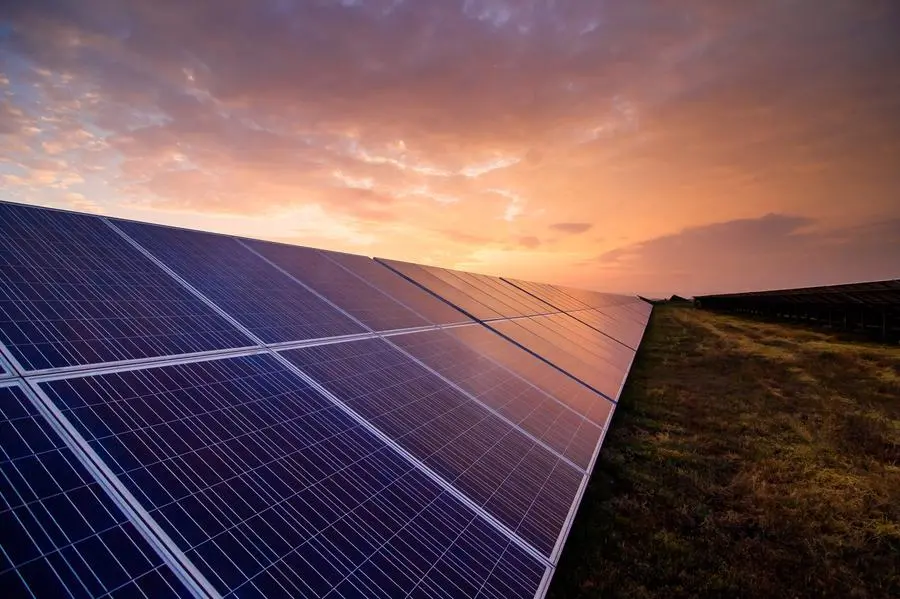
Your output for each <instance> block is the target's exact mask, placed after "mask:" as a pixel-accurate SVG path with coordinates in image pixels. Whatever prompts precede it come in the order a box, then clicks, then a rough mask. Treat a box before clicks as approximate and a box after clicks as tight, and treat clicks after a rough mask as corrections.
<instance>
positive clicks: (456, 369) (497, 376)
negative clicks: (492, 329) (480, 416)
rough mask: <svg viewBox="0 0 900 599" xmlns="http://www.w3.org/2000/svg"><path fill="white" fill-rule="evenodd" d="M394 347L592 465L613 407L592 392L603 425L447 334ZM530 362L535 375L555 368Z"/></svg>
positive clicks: (400, 340)
mask: <svg viewBox="0 0 900 599" xmlns="http://www.w3.org/2000/svg"><path fill="white" fill-rule="evenodd" d="M489 334H493V333H489ZM391 342H392V343H395V344H396V345H398V346H400V347H402V348H403V349H405V350H406V351H408V352H409V353H410V354H412V355H413V356H415V357H416V358H418V359H419V360H421V361H422V362H424V363H425V364H427V365H428V366H430V367H431V368H433V369H434V370H436V371H438V372H440V373H441V374H442V375H443V376H444V377H446V378H447V379H448V380H450V381H452V382H454V383H455V384H457V385H459V386H460V387H462V388H463V389H465V390H466V391H468V392H469V393H471V394H472V395H474V396H475V397H477V398H478V399H480V400H481V401H482V402H483V403H484V404H485V405H488V406H490V407H491V408H493V409H495V410H497V411H498V412H499V413H501V414H503V415H504V416H506V417H507V418H508V419H509V420H510V421H512V422H515V423H516V424H517V425H519V426H520V427H521V428H522V429H523V430H525V431H527V432H529V433H531V434H532V435H534V436H535V437H536V438H538V439H540V440H541V441H543V442H544V443H546V444H547V445H549V446H550V447H552V448H553V449H555V450H556V451H557V452H559V453H561V454H563V455H565V456H566V457H568V458H569V459H570V460H572V461H573V462H575V463H576V464H578V465H579V466H581V468H583V469H586V468H587V467H588V466H589V465H590V462H591V457H592V456H593V454H594V449H595V448H596V446H597V443H598V442H599V440H600V435H601V432H602V429H601V426H602V425H603V424H604V423H605V422H606V418H607V416H608V415H609V412H610V411H611V410H612V404H611V403H610V402H608V401H606V400H604V399H602V398H600V397H598V396H597V395H596V394H594V393H591V395H592V396H593V400H594V401H595V402H602V405H603V407H605V412H599V411H598V412H595V413H594V417H595V418H598V419H599V420H600V422H599V424H598V423H594V422H591V421H590V420H588V419H587V418H586V417H585V416H584V415H582V414H580V413H578V412H577V411H575V410H574V409H573V408H572V407H570V406H569V405H568V404H566V403H565V402H564V401H562V400H559V399H556V398H554V397H553V396H551V395H549V394H548V393H546V392H544V391H542V390H540V389H538V388H537V387H534V386H532V385H530V384H528V383H527V382H526V381H525V380H523V379H522V378H520V377H519V376H517V375H516V374H515V373H513V372H511V371H510V370H507V369H506V368H503V367H502V366H500V365H499V364H497V363H496V362H494V361H492V360H491V359H490V357H488V356H489V354H488V353H480V352H478V351H475V350H473V349H472V348H470V347H469V346H467V345H465V344H464V343H462V342H461V341H459V340H457V339H455V338H453V337H452V336H450V335H449V334H447V333H445V332H444V331H424V332H421V333H414V334H410V335H397V336H395V337H391ZM507 345H511V344H509V343H507ZM519 351H521V350H519ZM526 355H528V354H526ZM528 357H529V358H531V361H532V362H533V364H532V365H531V367H530V368H531V370H532V372H534V371H535V370H537V371H540V370H541V369H542V367H543V368H550V367H549V366H547V365H546V364H544V363H543V362H541V361H540V360H538V359H537V358H535V357H533V356H530V355H528Z"/></svg>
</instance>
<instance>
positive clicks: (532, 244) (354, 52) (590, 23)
mask: <svg viewBox="0 0 900 599" xmlns="http://www.w3.org/2000/svg"><path fill="white" fill-rule="evenodd" d="M0 199H6V200H10V201H15V202H25V203H31V204H38V205H44V206H54V207H58V208H66V209H73V210H79V211H88V212H94V213H99V214H106V215H111V216H119V217H125V218H133V219H138V220H145V221H151V222H159V223H165V224H170V225H176V226H183V227H189V228H198V229H205V230H213V231H219V232H224V233H231V234H239V235H246V236H250V237H259V238H265V239H273V240H278V241H285V242H290V243H297V244H301V245H308V246H313V247H321V248H328V249H335V250H341V251H347V252H353V253H358V254H365V255H369V256H381V257H387V258H395V259H400V260H408V261H413V262H420V263H426V264H435V265H440V266H445V267H449V268H457V269H462V270H470V271H476V272H483V273H488V274H496V275H506V276H512V277H517V278H523V279H530V280H537V281H547V282H553V283H560V284H565V285H572V286H577V287H584V288H590V289H598V290H605V291H614V292H629V293H641V294H645V295H650V296H663V295H668V294H671V293H679V294H682V295H695V294H703V293H716V292H729V291H740V290H752V289H771V288H782V287H791V286H803V285H816V284H832V283H842V282H853V281H864V280H875V279H885V278H897V277H900V3H898V2H896V1H894V0H753V1H744V2H740V1H731V0H709V1H701V0H568V1H566V0H518V1H513V0H464V1H455V0H307V1H300V0H247V1H237V0H151V1H138V0H73V1H67V0H5V1H3V2H0Z"/></svg>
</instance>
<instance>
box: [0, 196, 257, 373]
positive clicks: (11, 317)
mask: <svg viewBox="0 0 900 599" xmlns="http://www.w3.org/2000/svg"><path fill="white" fill-rule="evenodd" d="M0 342H2V343H4V344H5V345H6V347H7V348H9V350H10V353H11V354H12V356H13V357H14V358H15V359H16V360H18V362H19V363H20V364H21V365H22V366H23V367H24V368H25V369H27V370H39V369H47V368H55V367H61V366H73V365H82V364H94V363H100V362H111V361H117V360H130V359H137V358H147V357H156V356H164V355H171V354H183V353H190V352H199V351H209V350H217V349H225V348H233V347H242V346H247V345H252V342H251V341H250V340H249V339H248V338H247V337H246V336H245V335H243V334H241V333H240V332H239V331H238V330H237V329H235V328H234V327H233V326H232V325H231V324H230V323H229V322H228V321H227V320H225V319H223V318H222V317H220V316H219V315H218V314H217V313H216V312H215V311H214V310H213V309H212V308H210V307H208V306H207V305H205V304H204V303H203V302H201V301H200V300H198V299H197V298H196V297H194V296H193V295H192V294H191V293H189V292H188V291H187V290H185V289H184V288H183V287H182V286H181V285H179V284H178V282H177V281H175V280H174V279H172V278H171V277H170V276H169V275H167V274H166V273H165V272H164V271H162V270H160V268H159V267H158V266H156V265H155V264H154V263H153V262H151V261H150V260H148V259H147V258H146V257H144V256H143V255H141V253H140V252H138V251H137V250H136V249H134V248H133V247H132V246H131V245H129V244H128V243H127V242H126V241H125V240H124V239H122V238H121V237H120V236H119V235H118V234H117V233H115V232H114V231H113V230H112V229H110V228H109V226H107V225H106V223H104V222H103V220H101V219H99V218H95V217H89V216H83V215H79V214H72V213H68V212H59V211H53V210H41V209H37V208H29V207H25V206H18V205H14V204H4V203H0Z"/></svg>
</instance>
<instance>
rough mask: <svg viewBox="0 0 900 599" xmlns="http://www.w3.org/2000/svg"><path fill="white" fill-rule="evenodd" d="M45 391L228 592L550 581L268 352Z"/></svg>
mask: <svg viewBox="0 0 900 599" xmlns="http://www.w3.org/2000/svg"><path fill="white" fill-rule="evenodd" d="M42 387H43V388H44V389H45V391H46V392H47V394H48V396H49V397H51V398H52V399H53V401H54V402H55V403H56V404H57V405H58V406H59V407H60V409H61V411H62V412H63V414H65V415H66V416H67V417H68V419H69V420H70V421H71V422H72V423H73V425H74V426H75V427H76V429H77V430H78V432H79V433H80V434H81V435H82V436H83V437H84V438H85V439H86V440H87V442H88V443H89V444H90V445H91V447H92V448H93V449H94V450H95V451H96V452H97V453H98V454H99V455H100V456H102V457H103V458H104V460H105V462H106V463H107V464H108V465H109V467H110V468H111V470H112V471H113V473H114V474H115V475H117V476H118V477H119V479H120V480H121V481H122V482H123V483H124V484H125V485H126V487H127V488H128V490H129V491H130V492H131V493H133V494H134V495H135V496H136V497H137V498H138V499H139V500H140V502H141V504H142V505H143V506H144V507H145V508H146V509H147V510H148V512H149V514H150V515H151V516H152V517H153V518H154V519H155V520H156V521H157V522H158V523H159V524H160V525H161V526H162V527H163V529H164V530H165V532H166V533H168V534H169V535H170V536H171V537H172V539H174V540H175V542H176V543H177V545H178V546H179V548H180V549H181V550H182V551H183V552H184V553H185V554H186V555H187V556H188V558H189V559H191V561H192V562H193V563H194V564H195V565H196V566H197V567H198V568H199V569H200V570H201V572H202V573H203V574H204V575H205V576H206V578H207V579H208V580H209V581H210V582H211V583H212V584H213V585H214V586H215V588H216V590H217V591H218V592H220V593H221V594H222V595H225V596H232V595H233V596H240V597H320V596H325V595H328V596H329V597H359V596H365V597H396V596H414V597H419V596H421V597H424V596H430V597H441V596H460V597H461V596H469V597H492V598H497V599H506V598H508V597H532V596H534V595H535V592H536V591H537V588H538V586H539V585H540V582H541V580H542V578H543V577H544V574H545V570H546V568H545V566H544V565H543V564H541V563H540V562H539V561H538V560H537V559H535V558H534V557H532V556H531V555H529V554H528V553H526V552H525V551H524V550H523V549H522V548H520V547H519V546H518V545H516V544H515V543H513V542H511V541H510V540H509V539H508V538H507V537H505V536H503V535H502V534H500V533H499V532H498V531H497V530H496V529H494V528H493V527H491V526H490V525H489V524H487V523H486V522H485V521H484V520H483V519H482V518H480V517H478V516H477V514H476V513H475V512H473V511H472V510H471V509H470V508H468V507H467V506H465V505H464V504H462V503H461V502H460V501H459V500H457V499H456V498H454V497H453V496H452V495H451V494H449V493H448V492H447V491H446V490H444V489H442V488H441V487H440V486H439V485H437V484H436V483H435V482H433V481H432V480H431V479H429V478H428V477H427V476H425V475H424V474H422V473H421V472H420V471H419V470H417V469H416V468H415V467H413V466H412V465H411V464H410V463H409V462H408V461H407V460H405V459H403V458H402V457H400V456H399V454H397V453H396V452H394V451H393V450H391V449H389V448H388V447H387V446H385V445H384V443H382V442H381V441H379V440H378V439H377V438H376V437H374V436H373V435H372V434H371V433H370V432H368V431H367V430H365V429H364V428H363V427H361V426H360V425H359V424H357V423H356V421H354V420H353V419H351V418H350V417H348V416H347V415H346V414H345V413H344V412H342V411H341V410H340V409H338V408H337V407H336V406H335V405H334V404H333V403H331V402H330V401H328V400H327V399H325V398H324V397H322V396H321V395H319V394H318V393H317V392H316V391H314V390H313V389H311V388H310V387H308V386H306V385H305V384H304V383H303V382H302V380H301V379H300V378H298V377H297V376H295V375H294V374H293V373H291V372H289V371H288V370H287V369H286V368H285V367H284V366H283V365H282V364H281V363H280V362H278V361H277V360H276V359H275V358H273V357H272V356H271V355H268V354H263V355H253V356H247V357H241V358H231V359H223V360H215V361H208V362H198V363H190V364H181V365H171V366H164V367H157V368H150V369H144V370H132V371H127V372H120V373H115V374H105V375H98V376H89V377H84V378H77V379H67V380H58V381H54V382H48V383H43V384H42Z"/></svg>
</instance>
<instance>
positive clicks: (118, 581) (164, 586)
mask: <svg viewBox="0 0 900 599" xmlns="http://www.w3.org/2000/svg"><path fill="white" fill-rule="evenodd" d="M0 589H2V595H3V597H4V599H6V598H12V597H85V598H86V597H103V596H113V597H148V598H155V597H189V596H190V594H189V593H188V592H187V589H185V588H184V587H183V586H182V584H181V582H180V581H179V580H178V578H177V577H176V576H175V574H174V573H173V572H172V571H171V570H170V569H169V567H168V566H166V565H164V564H163V562H162V559H161V558H160V557H159V555H157V554H156V553H155V552H154V551H153V550H152V549H151V548H150V546H149V545H148V543H147V542H146V540H145V539H144V538H143V537H142V536H141V535H140V533H138V531H137V530H136V529H135V527H134V525H132V524H131V522H130V521H128V520H127V519H126V517H125V515H124V514H123V513H122V512H121V511H120V510H119V508H118V507H117V506H116V505H115V504H114V503H113V502H112V500H110V499H109V497H108V496H107V495H106V493H105V492H104V491H103V489H102V488H101V487H100V485H99V484H97V483H96V482H94V480H93V479H92V478H91V476H90V475H89V474H88V472H87V471H86V470H85V469H84V467H83V466H82V465H81V463H80V462H79V461H78V460H77V459H76V458H75V456H74V455H73V454H72V452H71V451H70V450H69V449H68V448H67V447H66V446H65V445H64V444H63V442H62V441H61V440H60V439H59V437H58V436H57V435H56V433H55V432H54V431H53V429H52V428H51V427H50V425H49V424H48V423H47V422H46V421H45V420H44V418H43V417H42V416H40V415H39V414H38V413H37V410H36V409H35V407H34V405H33V404H32V403H31V401H30V400H29V399H28V398H27V397H26V396H25V393H24V392H23V391H22V389H21V388H19V387H18V386H11V387H10V386H7V387H0Z"/></svg>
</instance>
